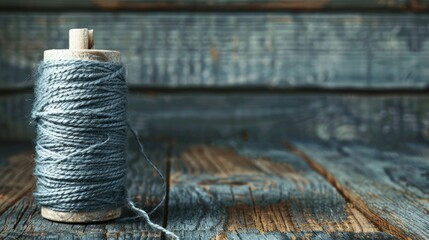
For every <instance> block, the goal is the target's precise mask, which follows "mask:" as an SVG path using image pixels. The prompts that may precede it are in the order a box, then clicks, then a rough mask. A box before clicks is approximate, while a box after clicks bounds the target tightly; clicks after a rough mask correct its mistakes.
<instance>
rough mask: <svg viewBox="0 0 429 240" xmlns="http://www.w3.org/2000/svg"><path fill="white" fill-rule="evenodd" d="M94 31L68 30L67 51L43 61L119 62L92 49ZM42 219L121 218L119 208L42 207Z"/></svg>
mask: <svg viewBox="0 0 429 240" xmlns="http://www.w3.org/2000/svg"><path fill="white" fill-rule="evenodd" d="M93 47H94V31H93V30H88V29H87V28H82V29H70V31H69V49H52V50H46V51H45V52H44V57H43V59H44V61H48V60H61V59H81V60H89V61H102V62H110V61H112V62H120V61H121V53H120V52H118V51H112V50H98V49H92V48H93ZM41 210H42V217H44V218H46V219H49V220H52V221H57V222H68V223H89V222H100V221H107V220H111V219H115V218H118V217H120V216H121V212H122V210H121V208H114V209H109V210H100V211H93V212H61V211H56V210H52V209H49V208H46V207H42V209H41Z"/></svg>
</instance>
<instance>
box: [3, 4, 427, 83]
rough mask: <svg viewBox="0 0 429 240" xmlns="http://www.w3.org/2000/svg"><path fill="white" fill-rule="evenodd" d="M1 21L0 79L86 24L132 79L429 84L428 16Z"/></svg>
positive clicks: (12, 15) (23, 78)
mask: <svg viewBox="0 0 429 240" xmlns="http://www.w3.org/2000/svg"><path fill="white" fill-rule="evenodd" d="M378 2H380V1H378ZM381 2H383V1H381ZM0 23H1V24H2V26H3V27H2V28H1V29H0V35H1V36H3V37H2V38H1V39H0V64H1V65H2V66H3V69H5V70H4V71H1V72H0V86H2V87H7V86H9V87H14V86H19V87H22V86H25V85H31V84H32V82H31V81H29V79H31V76H32V73H33V67H34V66H35V65H36V64H37V63H38V62H39V61H40V60H42V53H43V50H45V49H51V48H57V49H58V48H67V46H68V40H67V34H65V33H66V32H67V30H68V29H69V28H75V27H82V26H91V27H92V28H93V29H95V34H96V35H95V39H96V43H97V45H96V46H95V47H96V48H99V49H115V50H119V51H121V53H122V60H123V62H124V64H125V65H126V66H127V68H128V73H129V75H128V82H129V83H130V85H134V86H158V87H192V86H194V87H195V86H206V87H212V86H218V87H219V86H223V87H225V86H230V87H231V86H233V87H239V86H247V87H249V86H253V87H265V88H267V87H271V88H286V89H297V88H298V89H299V88H304V87H315V88H329V89H330V88H357V89H366V88H378V89H390V88H395V89H397V88H407V89H425V88H426V87H427V86H428V82H429V71H428V70H427V69H429V62H428V61H427V56H428V54H429V43H428V41H429V38H428V37H427V36H428V32H429V31H428V30H427V25H428V24H429V15H425V14H393V13H378V14H374V13H364V14H359V13H347V14H307V13H302V14H293V13H240V14H237V13H189V12H180V13H147V14H136V13H125V12H118V13H109V12H103V13H91V14H88V13H79V12H51V13H45V12H43V13H42V12H30V13H29V12H2V13H1V14H0ZM124 31H126V33H125V32H124Z"/></svg>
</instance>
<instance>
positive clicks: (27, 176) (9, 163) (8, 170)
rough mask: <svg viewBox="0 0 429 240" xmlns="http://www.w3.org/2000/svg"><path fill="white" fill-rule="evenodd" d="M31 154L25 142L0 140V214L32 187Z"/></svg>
mask: <svg viewBox="0 0 429 240" xmlns="http://www.w3.org/2000/svg"><path fill="white" fill-rule="evenodd" d="M33 155H34V153H33V152H32V151H31V147H30V146H29V144H27V143H21V142H16V143H14V144H11V143H6V142H0V215H1V214H2V213H3V212H4V211H6V209H8V208H9V207H10V206H11V205H13V204H14V203H15V202H16V201H18V200H19V199H20V198H21V197H22V196H23V195H25V194H26V193H27V192H29V191H30V190H31V189H32V188H33V185H34V178H33V175H32V173H33V166H34V165H33Z"/></svg>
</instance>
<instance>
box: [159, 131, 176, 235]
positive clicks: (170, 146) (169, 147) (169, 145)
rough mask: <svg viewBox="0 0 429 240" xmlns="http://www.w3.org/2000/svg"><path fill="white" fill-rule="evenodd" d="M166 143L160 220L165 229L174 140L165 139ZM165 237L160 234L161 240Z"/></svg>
mask: <svg viewBox="0 0 429 240" xmlns="http://www.w3.org/2000/svg"><path fill="white" fill-rule="evenodd" d="M164 141H166V142H167V151H166V161H167V162H166V163H165V174H166V176H165V178H164V179H165V200H164V212H163V219H162V227H163V228H165V229H168V228H167V225H168V206H169V202H170V178H171V176H170V175H171V159H172V158H173V146H174V144H175V140H173V139H165V140H164ZM166 239H167V237H166V235H165V233H162V234H161V240H166Z"/></svg>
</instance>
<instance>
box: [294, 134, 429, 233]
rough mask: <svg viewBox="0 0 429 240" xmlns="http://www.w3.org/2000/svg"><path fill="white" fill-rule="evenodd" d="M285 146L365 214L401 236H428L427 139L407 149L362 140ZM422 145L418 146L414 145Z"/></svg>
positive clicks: (428, 161)
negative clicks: (375, 145) (372, 145)
mask: <svg viewBox="0 0 429 240" xmlns="http://www.w3.org/2000/svg"><path fill="white" fill-rule="evenodd" d="M293 144H294V145H295V146H296V147H297V148H294V147H293V146H290V148H291V149H292V150H295V151H296V152H297V153H298V154H299V155H302V156H303V157H304V159H306V161H307V162H308V163H309V164H310V165H311V166H312V167H313V168H314V169H316V170H317V171H318V172H319V173H321V174H322V175H324V176H325V178H327V179H328V180H329V181H330V182H331V183H332V184H333V185H335V186H336V188H337V189H338V190H339V191H340V192H341V193H342V194H343V195H344V196H345V197H346V198H347V199H348V200H349V201H350V202H352V203H353V204H354V206H356V207H357V209H359V210H360V211H361V212H362V213H364V214H365V215H366V216H370V218H371V219H373V220H374V222H376V225H378V226H381V229H382V230H385V231H387V232H389V233H391V234H393V235H395V236H398V237H400V238H402V239H428V237H429V181H428V180H429V179H428V174H429V160H428V155H427V154H425V155H422V154H421V153H422V152H424V151H426V149H427V145H423V146H418V145H412V146H411V147H410V146H408V147H407V146H406V144H405V143H403V144H402V146H401V148H402V149H404V148H405V149H406V151H399V150H398V148H396V150H395V151H387V150H381V149H380V148H370V147H365V146H361V145H338V144H332V143H330V144H320V143H311V142H310V143H308V142H295V143H293ZM421 148H423V150H419V149H421Z"/></svg>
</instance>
